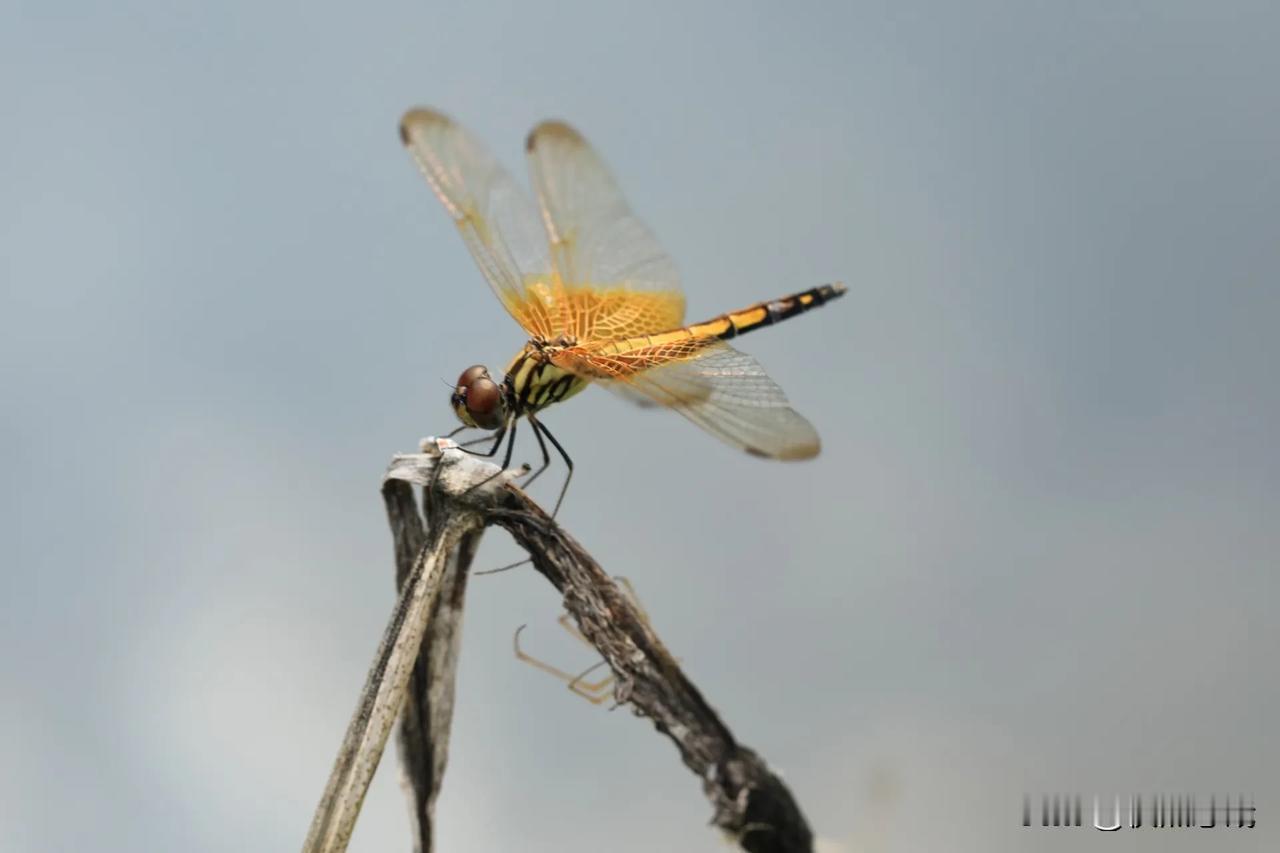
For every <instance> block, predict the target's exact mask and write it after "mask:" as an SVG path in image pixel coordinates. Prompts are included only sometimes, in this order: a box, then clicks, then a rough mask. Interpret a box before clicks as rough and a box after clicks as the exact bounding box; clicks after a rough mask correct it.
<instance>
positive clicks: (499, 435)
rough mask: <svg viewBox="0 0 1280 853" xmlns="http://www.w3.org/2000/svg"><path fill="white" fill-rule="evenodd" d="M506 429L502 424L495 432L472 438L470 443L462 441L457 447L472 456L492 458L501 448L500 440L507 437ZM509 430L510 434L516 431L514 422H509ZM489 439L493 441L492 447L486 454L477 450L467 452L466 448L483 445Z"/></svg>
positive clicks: (505, 425)
mask: <svg viewBox="0 0 1280 853" xmlns="http://www.w3.org/2000/svg"><path fill="white" fill-rule="evenodd" d="M463 429H466V427H463ZM507 429H508V427H507V424H503V425H502V426H501V427H499V428H498V431H497V432H495V433H491V434H489V435H482V436H480V437H479V438H473V439H471V440H470V441H464V442H462V443H461V444H459V445H458V447H460V448H462V449H463V450H466V452H467V453H470V454H471V455H472V456H493V455H494V454H496V453H497V452H498V448H499V447H501V446H502V440H503V439H504V438H506V437H507ZM510 429H511V432H512V433H514V432H515V431H516V424H515V421H514V420H513V421H512V422H511V426H510ZM452 434H453V433H450V435H452ZM512 437H513V438H514V437H515V436H514V435H513V436H512ZM490 439H492V440H493V446H491V447H490V448H489V450H488V452H487V453H481V452H480V451H479V450H467V448H468V447H471V446H473V445H476V444H483V443H484V442H486V441H489V440H490Z"/></svg>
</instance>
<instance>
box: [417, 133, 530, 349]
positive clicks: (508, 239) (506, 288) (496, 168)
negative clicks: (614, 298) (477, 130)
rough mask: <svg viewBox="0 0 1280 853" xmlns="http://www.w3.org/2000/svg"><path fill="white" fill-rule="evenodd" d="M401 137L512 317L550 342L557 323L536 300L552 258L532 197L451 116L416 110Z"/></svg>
mask: <svg viewBox="0 0 1280 853" xmlns="http://www.w3.org/2000/svg"><path fill="white" fill-rule="evenodd" d="M400 138H401V140H402V141H403V142H404V144H405V147H406V148H408V149H409V153H410V154H412V155H413V159H414V161H415V162H416V163H417V164H418V168H419V169H420V170H421V171H422V174H423V176H424V177H425V178H426V179H427V183H428V184H429V185H430V186H431V189H432V191H433V192H435V194H436V197H437V198H439V199H440V202H441V204H443V205H444V208H445V211H446V212H448V214H449V216H450V217H451V218H452V219H453V221H454V224H455V225H457V226H458V231H459V232H460V233H461V234H462V239H463V242H465V243H466V245H467V248H468V249H470V250H471V256H472V257H473V258H475V261H476V265H477V266H478V267H480V272H481V273H482V274H483V275H484V277H485V280H487V281H488V282H489V286H490V287H492V288H493V292H494V293H496V294H497V295H498V298H499V299H500V300H501V301H502V304H503V305H504V306H506V308H507V311H509V312H510V313H511V315H512V316H513V317H515V319H516V321H517V322H519V323H520V325H521V326H523V327H524V328H525V329H526V330H527V331H529V332H531V333H533V334H541V335H544V336H546V337H551V336H552V335H553V334H554V331H555V330H554V329H553V328H552V326H553V324H552V323H551V322H550V321H549V318H548V317H547V315H546V314H545V312H539V311H538V310H537V308H538V307H539V302H538V300H536V299H531V298H530V294H531V289H532V290H536V289H537V288H539V287H545V286H546V282H548V281H549V280H550V279H551V260H550V257H549V255H548V252H547V239H546V235H545V233H544V232H543V229H542V226H541V225H540V224H539V220H538V211H537V208H536V207H534V204H533V201H532V200H531V199H530V198H529V195H528V193H527V192H526V191H525V190H524V189H523V188H522V187H521V186H520V185H519V184H517V183H516V181H515V179H514V178H512V177H511V174H510V173H509V172H508V171H507V170H506V169H504V168H503V167H502V164H501V163H499V162H498V161H497V160H496V159H495V158H494V157H493V155H492V154H490V153H489V151H488V150H487V149H486V148H485V147H484V146H483V145H481V144H480V142H479V141H477V140H476V139H475V137H473V136H472V135H471V134H470V133H468V132H467V131H466V130H465V129H464V128H463V127H461V126H460V125H458V124H457V123H455V122H454V121H453V120H452V119H450V118H449V117H448V116H445V115H442V114H440V113H438V112H435V111H433V110H428V109H422V108H418V109H413V110H410V111H409V112H408V113H406V114H405V116H404V118H403V119H401V121H400Z"/></svg>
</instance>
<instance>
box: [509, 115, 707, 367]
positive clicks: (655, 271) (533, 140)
mask: <svg viewBox="0 0 1280 853" xmlns="http://www.w3.org/2000/svg"><path fill="white" fill-rule="evenodd" d="M525 147H526V149H527V151H528V157H529V177H530V179H531V180H532V182H533V188H534V192H535V193H536V194H537V197H538V208H539V211H540V213H541V215H542V224H543V226H544V228H545V229H546V234H547V241H548V242H549V244H550V252H551V260H552V264H553V266H554V267H555V270H556V272H557V273H558V274H559V277H560V280H561V281H562V282H563V285H564V287H565V289H566V290H568V291H569V292H570V293H581V292H583V291H584V290H585V291H588V292H590V293H591V295H592V297H591V299H589V300H586V301H585V303H586V304H583V305H582V306H581V309H582V310H580V311H579V312H578V314H577V316H576V317H575V320H580V321H581V322H579V323H577V324H576V326H575V327H574V328H571V329H568V330H567V331H568V333H569V334H571V335H572V336H573V337H574V338H575V339H576V340H578V341H579V342H587V341H592V340H607V339H611V338H625V337H631V336H633V335H642V334H646V333H648V332H659V331H662V330H664V329H672V328H676V327H677V326H680V325H681V324H682V323H683V322H684V294H683V292H682V291H681V289H680V276H679V274H678V273H677V272H676V266H675V263H674V262H673V261H672V260H671V258H670V256H668V255H667V253H666V252H665V251H663V249H662V247H661V246H660V245H658V241H657V239H656V238H655V237H654V236H653V233H652V232H651V231H650V230H649V229H648V227H646V226H645V224H644V223H643V222H641V221H640V220H639V219H638V218H637V217H636V215H635V214H634V213H633V212H632V211H631V208H630V207H629V206H628V205H627V201H626V198H625V197H624V196H623V195H622V190H621V189H619V187H618V184H617V182H616V181H615V180H614V178H613V175H612V174H611V173H610V171H609V168H608V167H607V166H606V165H605V164H604V161H603V160H601V159H600V157H599V155H597V154H596V152H595V150H594V149H593V148H592V147H591V145H590V144H589V143H588V142H587V141H586V139H584V138H583V137H582V135H581V134H580V133H578V132H577V131H576V130H574V129H573V128H571V127H569V126H568V125H567V124H564V123H563V122H558V121H548V122H543V123H542V124H540V125H538V126H537V127H536V128H534V129H533V131H532V132H531V133H530V134H529V138H528V139H527V141H526V146H525Z"/></svg>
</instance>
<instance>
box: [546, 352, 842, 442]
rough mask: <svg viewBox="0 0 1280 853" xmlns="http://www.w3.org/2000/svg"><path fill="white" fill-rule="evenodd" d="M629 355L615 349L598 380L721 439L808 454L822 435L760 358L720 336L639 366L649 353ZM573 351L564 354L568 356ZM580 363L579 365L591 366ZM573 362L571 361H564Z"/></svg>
mask: <svg viewBox="0 0 1280 853" xmlns="http://www.w3.org/2000/svg"><path fill="white" fill-rule="evenodd" d="M632 355H633V359H627V358H625V357H620V356H618V355H614V356H612V357H611V359H610V366H611V367H612V368H613V370H612V371H611V372H612V374H613V375H612V376H600V377H598V378H597V379H596V381H597V382H599V383H600V384H601V385H603V386H605V387H606V388H609V389H610V390H612V391H616V392H619V393H621V395H622V396H624V397H626V398H628V399H631V400H635V399H636V397H640V398H642V399H648V400H650V401H652V402H653V403H656V404H657V405H659V406H663V407H666V408H669V409H672V410H674V411H677V412H679V413H680V414H682V415H684V416H685V417H686V418H688V419H689V420H691V421H693V422H694V423H695V424H697V425H698V426H700V427H702V428H703V429H704V430H706V431H707V432H709V433H711V434H712V435H714V436H715V437H716V438H718V439H720V440H721V441H724V442H726V443H727V444H730V445H732V446H734V447H739V448H741V449H743V450H745V451H747V452H748V453H751V454H753V455H755V456H763V457H766V458H769V459H809V458H812V457H814V456H817V455H818V451H819V450H820V449H821V446H822V445H821V442H820V440H819V439H818V432H817V430H815V429H814V428H813V425H812V424H810V423H809V421H807V420H805V418H804V417H803V416H802V415H801V414H799V413H798V412H796V411H795V410H794V409H792V408H791V405H790V403H789V402H788V401H787V395H786V394H785V393H783V391H782V389H781V388H780V387H779V386H778V384H777V383H776V382H774V381H773V380H772V379H770V378H769V374H767V373H766V372H765V370H764V368H763V367H762V366H761V365H760V362H758V361H756V360H755V359H754V358H752V357H751V356H749V355H747V354H746V353H744V352H739V351H738V350H736V349H734V348H733V347H731V346H729V345H728V344H726V343H724V342H723V341H716V340H712V341H709V342H706V343H703V344H702V345H700V346H697V347H696V349H693V350H692V351H691V352H688V353H685V354H682V355H680V356H671V355H659V356H658V357H660V358H661V363H660V364H657V365H656V366H652V367H644V366H641V367H640V368H639V369H629V368H628V361H635V362H638V363H639V364H640V365H643V364H644V363H645V362H646V361H648V360H651V359H653V358H655V354H654V353H647V352H644V351H639V352H636V353H633V354H632ZM572 358H573V357H572V355H569V356H568V360H569V362H570V363H572ZM598 361H599V360H597V361H596V362H595V363H594V364H593V366H587V365H579V366H578V369H579V370H582V371H587V370H592V369H593V368H594V369H598V367H599V364H598ZM570 369H572V368H570Z"/></svg>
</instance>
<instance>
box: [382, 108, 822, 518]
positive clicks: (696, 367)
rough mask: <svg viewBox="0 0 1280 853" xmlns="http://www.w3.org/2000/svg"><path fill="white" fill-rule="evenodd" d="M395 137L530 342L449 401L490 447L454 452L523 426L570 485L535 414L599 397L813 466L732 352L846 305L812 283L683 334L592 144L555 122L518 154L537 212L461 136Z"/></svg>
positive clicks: (667, 261) (412, 125) (779, 402)
mask: <svg viewBox="0 0 1280 853" xmlns="http://www.w3.org/2000/svg"><path fill="white" fill-rule="evenodd" d="M400 138H401V140H402V141H403V143H404V145H405V147H406V148H407V149H408V150H409V153H410V154H411V155H412V157H413V159H414V161H415V162H416V163H417V165H418V168H419V169H420V171H421V172H422V174H423V176H424V177H425V178H426V180H427V183H428V184H429V185H430V187H431V189H432V191H433V192H434V193H435V195H436V197H437V198H438V199H439V200H440V202H441V204H442V205H443V206H444V209H445V211H446V212H447V213H448V214H449V216H450V218H451V219H452V220H453V223H454V225H456V226H457V229H458V231H459V233H460V234H461V235H462V240H463V242H464V243H465V244H466V247H467V249H468V250H470V252H471V256H472V257H473V258H474V260H475V262H476V265H477V266H478V267H479V268H480V272H481V273H482V274H483V277H484V278H485V280H486V281H488V283H489V286H490V287H491V288H492V289H493V292H494V293H495V294H496V295H497V297H498V299H499V300H500V301H501V302H502V304H503V306H504V307H505V308H506V309H507V312H508V313H509V314H510V315H511V316H512V317H513V318H514V319H515V320H516V322H517V323H519V324H520V326H521V327H522V328H523V329H524V331H525V332H526V333H527V334H528V335H529V340H528V343H526V344H525V345H524V347H523V348H522V349H521V350H520V351H519V352H518V353H517V354H516V356H515V357H514V358H513V359H512V360H511V362H510V363H509V364H508V365H507V367H506V370H505V371H504V375H503V377H502V378H501V380H499V379H498V378H497V377H496V376H495V375H493V374H491V373H490V372H489V370H488V368H486V367H485V366H483V365H474V366H472V367H468V368H467V369H466V370H464V371H463V372H462V374H461V375H460V376H459V377H458V381H457V382H456V383H455V384H454V385H453V386H452V387H451V393H450V399H449V402H450V405H451V407H452V409H453V411H454V413H455V414H456V415H457V417H458V419H459V420H460V421H461V422H462V426H460V427H458V428H457V429H456V430H454V432H453V433H450V435H455V434H457V433H458V432H460V431H462V430H464V429H468V428H479V429H482V430H486V431H489V432H490V433H491V434H490V435H486V436H484V437H482V438H480V439H475V440H473V441H469V442H463V443H462V446H464V447H466V446H474V445H476V444H480V443H484V442H491V445H490V447H489V449H488V450H487V451H486V452H481V451H470V450H469V451H468V452H471V453H475V454H476V455H480V456H488V457H493V456H495V455H496V454H497V453H498V451H499V449H500V448H501V447H502V446H503V442H504V441H505V442H506V448H507V449H506V456H505V461H504V462H503V466H502V467H503V469H506V468H507V467H508V466H509V465H510V462H511V454H512V450H513V449H514V446H515V435H516V426H517V424H518V422H519V421H520V420H521V419H523V420H525V421H527V422H528V424H529V426H530V428H531V429H532V430H533V434H534V436H535V437H536V438H537V440H538V446H539V448H540V450H541V453H542V465H541V467H539V468H538V469H536V470H535V471H533V472H532V473H531V474H530V475H529V479H528V480H526V481H525V485H526V486H528V485H529V484H530V483H532V482H533V480H535V479H536V478H537V477H538V476H539V475H540V474H541V473H542V472H543V471H545V470H546V469H547V467H548V466H549V465H550V464H551V455H550V453H549V452H548V449H547V442H550V443H551V445H552V446H553V447H554V448H555V449H556V451H557V452H558V453H559V455H560V457H561V458H562V459H563V460H564V463H565V465H566V468H567V470H568V474H567V475H566V477H565V480H564V483H563V485H562V487H561V490H560V494H559V497H558V498H557V500H556V504H555V510H554V511H553V513H552V515H553V516H554V515H555V514H556V513H557V512H558V511H559V509H560V504H561V502H562V501H563V500H564V495H565V492H566V491H567V489H568V487H569V481H570V480H571V479H572V477H573V460H572V459H571V458H570V456H569V454H568V453H567V452H566V451H565V449H564V447H563V446H562V445H561V444H560V442H559V441H558V440H557V439H556V438H555V436H554V435H552V433H551V432H550V431H549V430H548V429H547V427H546V424H545V423H543V421H542V419H541V417H540V415H541V413H542V412H543V410H544V409H546V408H548V407H549V406H552V405H554V404H556V403H562V402H564V401H565V400H568V399H569V398H570V397H573V396H575V395H576V394H578V393H580V392H581V391H582V390H583V389H585V388H586V387H587V386H588V385H593V384H594V385H600V386H603V387H605V388H608V389H609V390H611V391H614V392H617V393H618V394H620V395H622V396H623V397H626V398H628V399H630V400H632V401H634V402H638V403H640V404H642V405H649V406H660V407H663V408H667V409H672V410H674V411H676V412H678V413H679V414H681V415H683V416H684V417H686V418H688V419H689V420H690V421H692V422H693V423H695V424H697V425H698V426H699V427H701V428H702V429H703V430H705V431H707V432H709V433H710V434H712V435H714V436H715V437H716V438H719V439H720V440H722V441H724V442H725V443H727V444H729V445H732V446H734V447H737V448H740V449H742V450H745V451H746V452H747V453H749V454H751V455H753V456H758V457H763V458H767V459H780V460H797V459H809V458H812V457H814V456H816V455H817V454H818V451H819V449H820V446H821V442H820V441H819V439H818V433H817V431H816V430H815V429H814V428H813V425H812V424H810V423H809V421H807V420H805V418H804V417H803V416H801V415H800V414H799V413H797V412H796V411H795V410H794V409H792V408H791V405H790V403H789V402H788V400H787V397H786V395H785V394H784V393H783V391H782V389H781V388H780V387H779V386H778V384H777V383H776V382H774V381H773V380H772V379H770V378H769V375H768V374H767V373H766V372H765V370H764V368H763V367H761V365H760V363H759V362H758V361H756V360H755V359H754V358H752V357H751V356H750V355H747V354H746V353H743V352H741V351H739V350H737V349H734V348H733V347H732V346H730V345H729V343H728V341H730V340H732V339H734V338H736V337H738V336H739V335H744V334H746V333H747V332H751V331H754V330H756V329H761V328H764V327H765V326H772V325H775V324H777V323H780V322H782V321H783V320H787V319H790V318H792V317H795V316H798V315H800V314H802V313H804V312H806V311H808V310H809V309H811V308H817V307H819V306H821V305H825V304H826V303H828V302H830V301H831V300H833V299H836V298H837V297H839V296H842V295H843V294H844V293H845V290H846V288H845V286H844V285H843V284H839V283H834V284H824V285H821V286H819V287H814V288H811V289H809V290H805V291H802V292H799V293H793V294H791V295H790V296H783V297H780V298H778V299H771V300H767V301H764V302H757V303H755V304H753V305H750V306H748V307H746V308H743V309H740V310H738V311H730V312H728V313H725V314H720V315H719V316H716V317H713V318H711V319H710V320H705V321H703V322H701V323H692V324H689V323H686V322H685V319H684V314H685V296H684V291H683V290H682V288H681V285H680V277H679V274H678V273H677V272H676V267H675V264H674V263H673V261H672V260H671V258H670V257H669V256H668V255H667V253H666V252H665V251H663V249H662V247H661V246H660V245H659V244H658V241H657V239H656V238H655V237H654V235H653V232H651V231H650V230H649V228H648V227H647V226H646V225H645V224H644V223H643V222H641V221H640V219H639V218H637V216H636V215H635V213H633V212H632V210H631V208H630V206H629V205H628V204H627V201H626V199H625V198H624V196H623V194H622V191H621V189H620V188H619V186H618V183H617V181H616V180H615V178H614V177H613V174H612V173H611V172H610V170H609V168H608V166H606V165H605V163H604V161H603V160H602V159H601V158H600V156H599V155H598V154H597V153H596V151H595V149H593V148H592V146H591V145H590V143H588V142H587V140H586V139H585V138H584V137H583V136H582V134H580V133H579V132H578V131H576V130H574V129H573V128H572V127H570V126H569V125H567V124H565V123H564V122H561V121H545V122H543V123H541V124H539V125H538V126H537V127H535V128H534V129H533V130H532V131H531V132H530V133H529V135H528V137H527V139H526V141H525V151H526V155H527V159H528V166H529V176H530V181H531V183H532V186H533V190H534V194H535V198H536V202H535V201H534V200H533V199H531V198H530V197H529V195H528V194H527V193H526V192H525V190H524V189H523V188H522V187H521V186H520V185H519V184H518V183H517V182H516V181H515V179H514V178H512V177H511V175H510V173H509V172H507V170H506V169H504V168H503V167H502V165H501V164H500V163H499V162H498V161H497V160H496V159H495V158H494V157H493V155H491V154H490V153H489V151H488V150H487V149H486V148H485V147H484V146H483V145H482V144H481V143H480V142H479V141H478V140H477V139H476V138H475V137H474V136H473V135H472V134H471V133H470V132H468V131H467V130H466V129H464V128H463V127H462V126H460V125H459V124H457V123H456V122H455V121H453V120H452V119H451V118H449V117H448V116H446V115H444V114H442V113H440V112H437V111H435V110H431V109H425V108H420V107H419V108H415V109H411V110H409V111H408V112H407V113H406V114H405V115H404V117H403V118H402V119H401V122H400Z"/></svg>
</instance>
